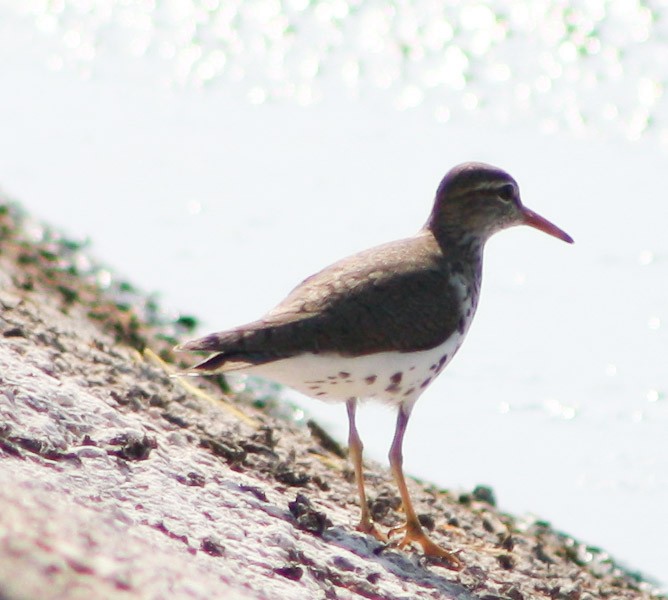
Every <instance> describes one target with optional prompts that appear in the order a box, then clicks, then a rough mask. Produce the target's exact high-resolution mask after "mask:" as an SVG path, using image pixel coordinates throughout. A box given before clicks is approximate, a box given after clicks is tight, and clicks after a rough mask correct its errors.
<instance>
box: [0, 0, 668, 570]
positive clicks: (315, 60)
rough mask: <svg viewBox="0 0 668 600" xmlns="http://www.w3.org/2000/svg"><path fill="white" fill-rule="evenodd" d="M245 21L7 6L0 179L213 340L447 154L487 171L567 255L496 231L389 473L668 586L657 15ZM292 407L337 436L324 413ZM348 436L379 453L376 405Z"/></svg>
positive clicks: (404, 15) (662, 58) (395, 208)
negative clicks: (559, 532) (485, 491)
mask: <svg viewBox="0 0 668 600" xmlns="http://www.w3.org/2000/svg"><path fill="white" fill-rule="evenodd" d="M244 6H247V7H249V8H242V6H241V4H238V5H237V4H234V3H223V4H219V3H217V2H214V1H213V0H211V2H209V3H205V2H188V1H185V0H182V1H179V2H177V1H175V0H173V1H170V2H165V3H160V7H158V6H157V5H156V4H155V3H152V2H148V1H147V2H134V3H132V2H131V3H125V4H123V5H120V4H115V3H111V2H109V3H105V2H97V3H94V4H93V3H87V2H84V1H83V0H79V1H78V2H69V1H67V2H66V1H65V0H62V1H61V2H55V3H48V4H47V3H44V2H36V1H35V2H32V1H30V2H24V3H21V4H20V5H19V4H15V3H7V2H5V3H3V2H1V1H0V28H1V31H0V57H1V61H2V69H1V70H0V90H1V92H2V93H0V131H2V132H3V135H2V139H1V140H0V168H1V175H0V185H2V187H3V188H4V190H5V191H7V192H9V193H11V194H13V195H14V196H15V197H17V198H18V199H20V200H21V201H22V202H23V203H24V204H25V206H26V207H27V208H28V209H29V210H31V211H32V212H33V213H34V214H35V215H38V216H40V217H42V218H44V219H45V220H47V221H49V222H50V223H52V224H55V225H57V226H60V227H62V228H63V229H64V230H65V231H66V232H68V233H69V234H70V235H73V236H79V237H91V238H92V239H93V241H94V246H93V248H94V252H95V254H96V255H97V256H98V257H100V258H101V259H103V260H104V261H106V262H108V263H109V264H111V265H113V266H114V267H115V268H116V269H118V270H119V271H120V272H122V273H123V274H124V275H126V276H128V277H130V278H131V279H132V280H134V281H136V282H138V283H139V284H140V285H142V286H144V288H145V289H147V290H150V291H158V292H160V294H161V296H162V302H163V304H164V305H166V306H171V307H173V308H174V309H179V310H184V311H187V312H193V313H196V314H198V315H200V316H201V317H203V319H204V325H203V330H202V331H203V332H206V331H209V330H213V329H223V328H225V327H229V326H233V325H237V324H239V323H242V322H245V321H248V320H252V319H254V318H256V317H257V316H258V315H259V314H261V313H262V312H264V311H265V310H267V309H268V308H271V307H272V306H273V305H274V304H275V303H276V302H278V301H279V300H280V299H281V298H282V297H283V296H284V295H285V293H286V292H287V291H289V289H290V288H291V287H292V286H293V285H294V284H296V283H297V282H298V281H300V280H301V279H302V278H303V277H305V276H306V275H308V274H310V273H312V272H314V271H315V270H317V269H319V268H321V267H322V266H324V265H326V264H328V263H329V262H332V261H333V260H336V259H337V258H339V257H341V256H343V255H346V254H350V253H352V252H355V251H357V250H360V249H363V248H365V247H368V246H370V245H373V244H376V243H381V242H384V241H387V240H390V239H393V238H396V237H400V236H405V235H410V234H411V233H413V232H414V231H415V230H416V229H418V228H419V227H420V226H421V225H422V223H423V222H424V220H425V219H426V216H427V213H428V211H429V209H430V206H431V200H432V197H433V193H434V190H435V188H436V185H437V184H438V181H439V179H440V178H441V176H442V175H443V173H444V172H445V171H446V170H447V169H448V168H450V167H451V166H453V165H454V164H456V163H458V162H462V161H464V160H471V159H475V160H484V161H487V162H491V163H493V164H497V165H499V166H501V167H503V168H505V169H507V170H508V171H509V172H511V173H512V174H513V175H514V176H515V178H516V179H517V180H518V181H519V183H520V187H521V190H522V195H523V198H524V201H525V203H526V204H527V205H528V206H529V207H531V208H533V209H534V210H536V211H538V212H539V213H541V214H543V215H544V216H546V217H547V218H549V219H550V220H552V221H554V222H555V223H556V224H557V225H559V226H560V227H562V228H563V229H565V230H566V231H567V232H568V233H569V234H571V235H572V236H573V237H574V238H575V242H576V243H575V245H574V246H568V245H566V244H563V243H561V242H559V241H558V240H555V239H553V238H550V237H548V236H545V235H544V234H541V233H539V232H536V231H533V230H528V229H527V230H523V229H515V230H511V231H508V232H504V233H502V234H500V235H498V236H497V237H495V238H493V239H492V240H491V242H490V243H489V245H488V248H487V253H486V263H485V274H484V278H485V280H484V283H483V292H482V299H481V302H480V306H479V310H478V314H477V317H476V320H475V321H474V324H473V326H472V328H471V331H470V332H469V336H468V339H467V341H466V342H465V344H464V346H463V347H462V349H461V350H460V353H459V355H458V356H457V357H456V358H455V359H454V360H453V362H452V364H451V365H450V366H449V367H448V369H447V370H446V372H445V374H444V375H443V376H442V377H441V378H440V379H439V380H438V381H437V382H436V383H435V384H434V385H433V386H432V387H430V389H429V391H428V392H427V393H425V394H424V396H423V397H422V398H421V399H420V401H419V402H418V404H417V406H416V409H415V412H414V415H413V417H412V419H411V423H410V427H409V432H408V434H407V438H406V447H405V455H406V469H407V471H408V472H410V473H413V474H415V475H417V476H420V477H423V478H425V479H429V480H431V481H435V482H437V483H438V484H439V485H442V486H444V487H449V488H455V489H457V488H460V487H471V486H473V485H475V484H477V483H486V484H490V485H492V486H493V487H494V489H495V490H496V493H497V497H498V499H499V502H500V504H501V506H502V508H504V509H507V510H509V511H512V512H517V513H522V512H526V511H532V512H534V513H536V514H538V515H540V516H541V517H542V518H545V519H548V520H550V521H552V522H553V524H554V525H555V526H556V527H558V528H561V529H563V530H565V531H567V532H569V533H571V534H573V535H575V536H577V537H579V538H581V539H583V540H585V541H588V542H591V543H593V544H596V545H599V546H602V547H604V548H605V549H607V550H608V551H609V552H611V553H612V554H613V555H614V556H615V557H617V558H619V559H621V560H623V561H624V562H625V563H626V564H628V565H630V566H632V567H634V568H638V569H642V570H643V571H645V572H646V573H648V574H651V575H653V576H654V577H656V578H658V579H660V580H661V581H663V582H664V583H668V568H667V567H666V565H668V551H666V545H665V540H666V537H667V536H668V523H667V522H666V519H665V514H664V513H665V506H666V505H667V504H668V452H667V451H666V443H665V437H666V436H665V431H666V426H667V425H668V395H667V394H668V374H667V371H666V364H667V359H668V326H667V324H668V311H667V309H666V306H668V242H667V241H666V239H667V238H666V235H665V230H666V222H667V221H668V209H667V208H666V201H665V193H664V190H665V184H664V182H663V174H664V173H665V166H666V159H667V157H666V140H668V135H667V134H666V131H667V129H666V114H667V113H666V101H665V98H664V96H663V83H662V82H663V76H662V75H661V74H662V73H663V72H665V69H666V66H668V64H667V63H668V58H667V56H668V53H667V51H666V47H667V46H666V44H665V35H664V32H663V30H662V29H661V27H663V25H662V20H661V19H660V18H658V16H657V15H655V14H654V13H651V12H648V11H647V10H646V9H644V8H643V7H641V6H635V5H633V4H632V3H631V4H626V3H621V2H618V3H615V2H611V3H606V4H605V5H603V4H598V3H589V4H588V5H587V6H588V8H587V10H585V9H577V10H576V9H568V7H566V6H565V5H564V6H562V5H561V4H560V3H558V2H553V3H545V4H544V6H543V7H542V8H540V9H538V8H537V9H535V10H536V11H537V12H535V13H520V12H518V9H513V10H508V11H506V14H505V15H504V14H502V13H503V11H502V10H501V8H502V5H499V7H498V8H497V9H494V10H491V9H488V8H484V7H482V8H481V7H477V8H476V6H477V5H474V4H468V3H464V4H462V5H461V6H459V7H458V8H453V9H448V12H444V13H443V15H441V16H442V17H443V18H440V17H439V18H436V17H438V15H435V14H433V11H432V13H430V12H429V10H428V7H427V4H426V3H420V2H414V3H410V4H404V5H402V6H401V7H396V8H394V9H392V8H391V7H390V8H388V7H387V6H386V5H385V4H383V5H381V4H375V3H365V4H364V5H363V6H357V7H356V6H355V5H353V4H352V3H345V2H331V3H319V4H314V5H308V4H306V3H304V4H303V5H302V4H300V3H299V2H293V3H288V4H284V5H281V4H278V3H273V2H250V3H245V4H244ZM230 7H232V8H230ZM569 10H570V12H568V11H569ZM227 11H229V12H227ZM476 11H477V12H476ZM439 14H440V13H439ZM235 15H236V16H235ZM664 21H665V19H664ZM449 23H450V24H452V23H454V24H455V25H456V26H454V27H452V28H451V29H452V31H451V32H450V33H448V31H449V30H448V29H447V26H448V24H449ZM564 23H566V25H567V26H566V25H564ZM621 24H626V25H624V26H622V25H621ZM374 32H375V33H374ZM511 33H512V35H511ZM391 40H401V41H402V43H403V45H402V44H396V43H390V41H391ZM446 42H447V43H446ZM217 51H218V52H217ZM444 57H445V58H444ZM650 58H651V60H650ZM504 65H505V66H504ZM300 402H303V405H304V406H305V407H306V409H307V410H308V411H309V412H310V413H311V414H314V415H316V416H317V418H319V419H320V420H321V421H323V422H324V423H325V424H326V425H327V426H328V427H329V428H330V429H331V430H332V431H333V432H334V433H335V434H336V435H337V436H338V437H339V438H340V439H345V431H346V424H345V416H344V413H345V411H344V409H343V407H342V406H336V405H332V406H330V405H325V404H322V403H318V402H314V401H309V400H304V399H300ZM359 419H360V422H359V425H360V429H361V431H362V435H363V438H364V440H365V443H366V446H367V450H368V452H369V454H370V455H371V456H373V457H374V458H377V459H379V460H385V459H384V455H385V452H386V450H387V447H388V446H389V441H390V438H391V434H392V429H393V426H394V415H393V414H392V412H391V411H389V410H388V409H387V408H385V407H378V406H374V405H369V406H365V407H364V408H363V410H362V411H360V417H359Z"/></svg>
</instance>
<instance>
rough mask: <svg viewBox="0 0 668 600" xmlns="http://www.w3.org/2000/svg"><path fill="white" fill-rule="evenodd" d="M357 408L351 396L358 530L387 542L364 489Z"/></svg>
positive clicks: (348, 404)
mask: <svg viewBox="0 0 668 600" xmlns="http://www.w3.org/2000/svg"><path fill="white" fill-rule="evenodd" d="M356 408H357V399H355V398H350V399H349V400H347V401H346V409H347V410H348V451H349V453H350V460H351V461H352V463H353V468H354V469H355V482H356V483H357V492H358V494H359V498H360V507H361V509H362V515H361V516H360V522H359V525H358V526H357V530H358V531H362V532H364V533H370V534H371V535H372V536H373V537H375V538H376V539H377V540H380V541H381V542H386V541H387V538H386V537H385V535H384V534H383V533H382V532H381V531H379V530H378V528H377V527H376V525H375V524H374V522H373V519H372V518H371V512H370V511H369V506H368V504H367V502H366V492H365V491H364V472H363V470H362V451H363V450H364V445H363V444H362V440H361V439H360V436H359V433H358V432H357V425H355V410H356Z"/></svg>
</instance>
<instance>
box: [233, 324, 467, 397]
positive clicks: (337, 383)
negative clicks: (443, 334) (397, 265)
mask: <svg viewBox="0 0 668 600" xmlns="http://www.w3.org/2000/svg"><path fill="white" fill-rule="evenodd" d="M463 339H464V334H461V335H460V334H458V333H457V334H455V335H453V336H451V337H450V338H449V339H448V340H446V342H445V343H443V344H441V345H440V346H437V347H436V348H433V349H431V350H423V351H420V352H412V353H407V352H379V353H377V354H369V355H367V356H358V357H355V358H348V357H342V356H339V355H337V354H331V353H330V354H303V355H300V356H297V357H293V358H287V359H283V360H278V361H275V362H272V363H267V364H263V365H258V366H255V367H252V368H249V369H244V370H243V371H242V372H244V373H248V374H250V375H259V376H261V377H264V378H266V379H270V380H272V381H276V382H278V383H282V384H283V385H286V386H288V387H291V388H293V389H295V390H297V391H298V392H301V393H302V394H305V395H307V396H311V397H312V398H319V399H321V400H329V401H345V400H348V399H349V398H357V399H360V400H362V399H375V400H380V401H383V402H388V403H391V404H408V405H412V404H413V403H414V402H415V401H416V400H417V399H418V397H419V396H420V394H421V393H422V392H423V391H424V390H425V389H426V388H427V387H428V386H429V385H430V384H431V382H432V381H433V380H434V379H435V378H436V376H437V375H438V374H439V373H440V372H441V371H442V370H443V368H444V367H445V365H447V364H448V363H449V362H450V360H451V359H452V357H453V356H454V355H455V353H456V352H457V350H458V349H459V346H460V345H461V342H462V341H463Z"/></svg>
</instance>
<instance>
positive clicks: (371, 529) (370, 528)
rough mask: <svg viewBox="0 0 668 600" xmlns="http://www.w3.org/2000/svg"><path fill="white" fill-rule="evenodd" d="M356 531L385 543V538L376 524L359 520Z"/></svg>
mask: <svg viewBox="0 0 668 600" xmlns="http://www.w3.org/2000/svg"><path fill="white" fill-rule="evenodd" d="M356 529H357V531H361V532H362V533H367V534H369V535H372V536H373V537H375V538H376V539H377V540H378V541H379V542H383V543H387V536H386V535H385V534H384V533H383V532H382V531H381V530H380V529H378V527H376V524H375V523H374V522H373V521H372V520H371V519H369V520H366V521H365V520H361V521H360V522H359V525H357V527H356Z"/></svg>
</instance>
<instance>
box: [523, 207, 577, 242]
mask: <svg viewBox="0 0 668 600" xmlns="http://www.w3.org/2000/svg"><path fill="white" fill-rule="evenodd" d="M522 217H523V218H524V220H523V221H522V224H524V225H529V226H531V227H535V228H536V229H540V230H541V231H544V232H545V233H548V234H550V235H553V236H554V237H556V238H559V239H560V240H564V242H568V243H569V244H572V243H573V238H572V237H571V236H570V235H568V234H567V233H566V232H565V231H562V230H561V229H559V228H558V227H557V226H556V225H553V224H552V223H550V222H549V221H548V220H547V219H544V218H543V217H541V216H540V215H539V214H537V213H535V212H533V211H532V210H529V209H528V208H526V207H522Z"/></svg>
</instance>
